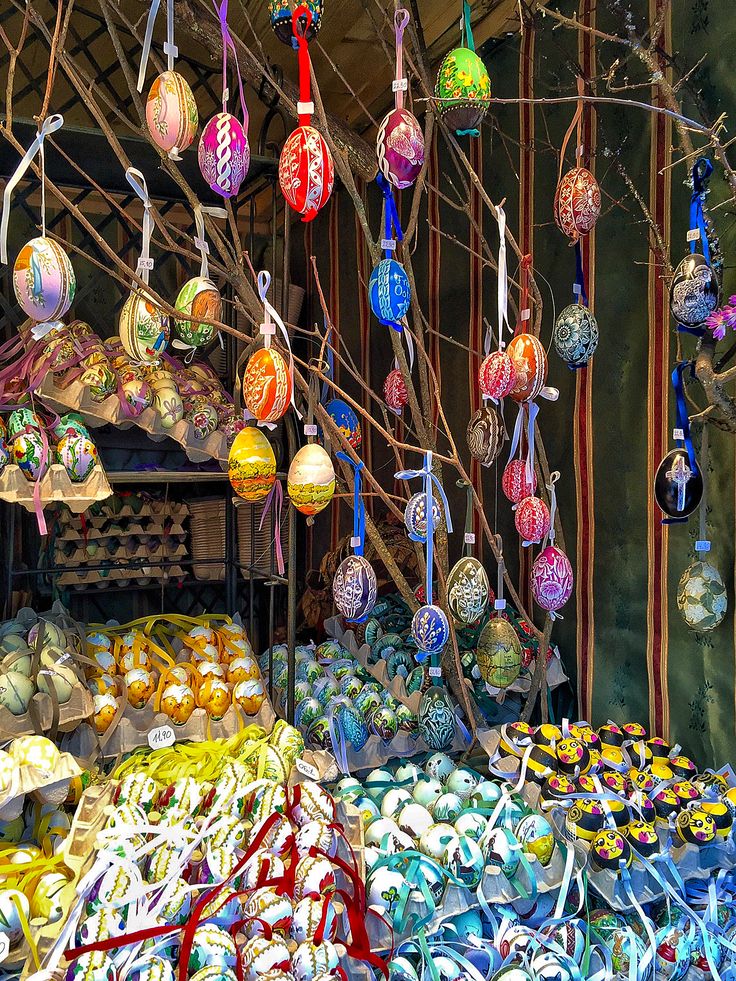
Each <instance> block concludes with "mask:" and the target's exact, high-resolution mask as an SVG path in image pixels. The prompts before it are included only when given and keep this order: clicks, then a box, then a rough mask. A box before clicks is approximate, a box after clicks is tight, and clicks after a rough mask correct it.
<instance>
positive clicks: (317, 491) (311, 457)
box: [286, 443, 335, 516]
mask: <svg viewBox="0 0 736 981" xmlns="http://www.w3.org/2000/svg"><path fill="white" fill-rule="evenodd" d="M286 485H287V492H288V495H289V498H290V500H291V502H292V504H293V505H294V507H295V508H296V509H297V511H301V512H302V514H306V515H309V516H311V515H315V514H319V512H320V511H322V510H324V508H326V507H327V505H328V504H329V503H330V501H331V500H332V495H333V494H334V493H335V468H334V467H333V465H332V460H331V459H330V457H329V456H328V454H327V453H326V452H325V450H324V449H323V448H322V447H321V446H320V445H319V444H318V443H308V444H307V445H306V446H302V448H301V449H300V450H298V451H297V453H296V455H295V456H294V459H293V460H292V461H291V464H290V466H289V472H288V474H287V479H286Z"/></svg>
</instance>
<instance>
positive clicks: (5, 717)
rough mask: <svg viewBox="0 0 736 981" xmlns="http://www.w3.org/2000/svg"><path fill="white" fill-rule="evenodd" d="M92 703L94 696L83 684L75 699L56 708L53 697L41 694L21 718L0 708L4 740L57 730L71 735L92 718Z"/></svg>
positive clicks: (73, 695) (0, 735)
mask: <svg viewBox="0 0 736 981" xmlns="http://www.w3.org/2000/svg"><path fill="white" fill-rule="evenodd" d="M92 704H93V703H92V696H91V695H90V693H89V692H88V691H87V689H86V688H85V686H84V684H83V682H81V681H80V682H79V683H78V684H75V685H74V687H73V688H72V693H71V697H70V698H69V700H68V701H67V702H64V703H63V704H58V703H57V704H56V705H54V700H53V699H52V697H51V695H49V694H48V693H47V692H43V691H37V692H35V693H34V695H33V696H32V698H31V700H30V702H29V706H28V710H27V711H25V712H22V713H19V714H18V715H14V714H13V713H12V712H10V711H9V710H8V709H7V708H5V706H4V705H0V739H14V738H15V737H16V736H31V735H33V734H34V733H37V732H42V733H47V732H50V731H51V730H52V729H54V728H55V729H57V730H58V731H59V732H70V731H71V730H72V729H76V727H77V726H78V725H79V723H80V722H82V721H84V720H85V719H88V718H89V717H90V715H91V714H92Z"/></svg>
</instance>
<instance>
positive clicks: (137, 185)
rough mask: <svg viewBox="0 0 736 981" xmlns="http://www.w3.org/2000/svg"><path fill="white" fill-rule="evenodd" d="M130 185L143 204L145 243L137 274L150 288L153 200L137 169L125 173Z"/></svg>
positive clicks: (143, 242) (131, 168)
mask: <svg viewBox="0 0 736 981" xmlns="http://www.w3.org/2000/svg"><path fill="white" fill-rule="evenodd" d="M125 176H126V178H127V180H128V183H129V184H130V186H131V187H132V188H133V190H134V191H135V193H136V194H137V195H138V197H139V198H140V199H141V201H142V202H143V241H142V243H141V255H140V258H139V260H138V268H137V270H136V271H137V272H138V274H139V275H140V277H141V279H142V280H143V282H144V283H145V284H146V286H148V273H149V271H150V269H151V266H152V265H153V263H152V262H151V257H150V254H149V253H150V248H151V232H152V231H153V218H152V217H151V199H150V198H149V196H148V185H147V184H146V178H145V177H144V176H143V174H142V173H141V172H140V170H136V169H135V167H128V169H127V170H126V171H125Z"/></svg>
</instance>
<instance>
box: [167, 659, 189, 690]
mask: <svg viewBox="0 0 736 981" xmlns="http://www.w3.org/2000/svg"><path fill="white" fill-rule="evenodd" d="M166 680H167V681H172V682H173V681H179V682H181V684H182V685H188V684H189V672H188V671H187V669H186V668H184V667H182V666H181V664H175V665H174V667H173V668H169V670H168V671H167V673H166Z"/></svg>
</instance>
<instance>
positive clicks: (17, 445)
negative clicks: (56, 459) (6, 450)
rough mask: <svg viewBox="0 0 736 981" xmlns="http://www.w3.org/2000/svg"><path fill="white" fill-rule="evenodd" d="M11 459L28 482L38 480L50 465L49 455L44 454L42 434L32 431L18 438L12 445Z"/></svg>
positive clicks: (21, 434)
mask: <svg viewBox="0 0 736 981" xmlns="http://www.w3.org/2000/svg"><path fill="white" fill-rule="evenodd" d="M10 459H11V461H12V462H13V463H14V464H15V465H16V466H17V467H20V469H21V473H22V474H23V476H24V477H25V478H26V480H38V479H39V477H41V472H42V470H45V468H46V466H47V465H48V453H46V452H44V446H43V438H42V437H41V434H40V433H38V432H36V431H35V430H31V431H30V432H27V433H20V434H19V435H18V436H16V437H15V439H14V440H13V442H12V443H11V444H10Z"/></svg>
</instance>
